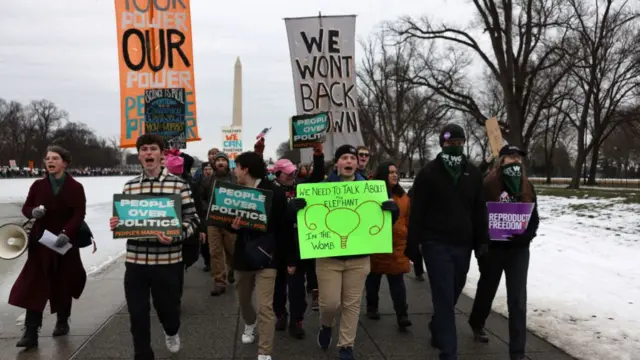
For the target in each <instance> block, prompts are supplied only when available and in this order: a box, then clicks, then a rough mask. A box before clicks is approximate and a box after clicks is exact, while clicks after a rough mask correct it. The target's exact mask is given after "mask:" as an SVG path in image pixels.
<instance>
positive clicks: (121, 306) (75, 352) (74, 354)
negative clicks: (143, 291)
mask: <svg viewBox="0 0 640 360" xmlns="http://www.w3.org/2000/svg"><path fill="white" fill-rule="evenodd" d="M125 305H126V301H125V302H123V303H122V305H120V307H118V310H116V311H115V312H114V313H113V314H111V316H109V317H108V318H107V320H105V322H104V323H102V325H100V326H99V327H98V329H96V331H94V332H93V334H91V335H89V337H88V338H87V339H86V340H85V341H84V342H83V343H82V344H81V345H80V346H79V347H78V348H77V349H76V350H75V351H74V352H73V354H71V357H69V360H73V359H75V357H76V355H78V354H79V353H80V351H82V350H84V348H85V347H86V346H87V344H88V343H89V342H90V341H91V340H93V338H95V337H96V336H97V335H98V333H99V332H100V331H101V330H102V329H103V328H104V327H105V326H107V324H108V323H109V322H111V320H112V319H113V318H114V317H115V316H116V315H118V313H120V311H121V310H122V309H123V308H124V306H125Z"/></svg>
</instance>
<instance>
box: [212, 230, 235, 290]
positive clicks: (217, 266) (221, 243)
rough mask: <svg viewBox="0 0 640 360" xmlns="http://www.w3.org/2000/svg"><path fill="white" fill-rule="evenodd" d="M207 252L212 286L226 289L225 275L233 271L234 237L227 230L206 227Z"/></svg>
mask: <svg viewBox="0 0 640 360" xmlns="http://www.w3.org/2000/svg"><path fill="white" fill-rule="evenodd" d="M207 238H208V239H209V252H210V254H211V274H212V275H213V285H214V286H216V287H220V288H226V287H227V284H228V282H227V274H228V273H229V272H230V271H231V269H233V263H232V261H233V250H234V248H235V246H236V235H235V234H233V233H232V232H230V231H229V230H226V229H222V228H219V227H217V226H209V227H207Z"/></svg>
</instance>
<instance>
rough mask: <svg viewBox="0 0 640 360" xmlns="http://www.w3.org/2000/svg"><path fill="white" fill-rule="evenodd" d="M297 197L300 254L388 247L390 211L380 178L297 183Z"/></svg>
mask: <svg viewBox="0 0 640 360" xmlns="http://www.w3.org/2000/svg"><path fill="white" fill-rule="evenodd" d="M296 196H297V197H299V198H303V199H305V200H306V202H307V206H306V207H305V208H304V209H303V210H300V211H298V241H299V244H300V258H301V259H313V258H323V257H331V256H343V255H360V254H381V253H390V252H391V251H392V237H391V228H392V224H391V213H390V212H388V211H386V212H385V211H382V209H381V208H380V205H381V204H382V203H383V202H384V201H386V200H388V199H389V194H388V192H387V186H386V185H385V183H384V181H381V180H372V181H349V182H334V183H319V184H299V185H298V186H297V195H296Z"/></svg>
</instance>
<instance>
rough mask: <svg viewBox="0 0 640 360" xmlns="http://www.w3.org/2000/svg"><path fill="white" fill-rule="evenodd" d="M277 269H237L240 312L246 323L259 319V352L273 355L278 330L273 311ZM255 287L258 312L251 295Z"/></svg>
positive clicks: (252, 322) (250, 323) (237, 293)
mask: <svg viewBox="0 0 640 360" xmlns="http://www.w3.org/2000/svg"><path fill="white" fill-rule="evenodd" d="M276 274H277V271H276V269H262V270H258V271H236V272H235V278H236V295H237V297H238V302H239V303H240V313H241V315H242V319H243V320H244V323H245V324H246V325H253V324H255V323H256V319H257V320H259V321H258V326H257V329H258V353H259V354H263V355H271V352H272V351H273V339H274V337H275V331H276V314H275V313H274V312H273V292H274V288H275V284H276ZM254 289H255V293H256V303H257V305H258V314H256V309H255V308H254V307H253V302H252V301H251V297H252V295H253V291H254Z"/></svg>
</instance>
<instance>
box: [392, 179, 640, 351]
mask: <svg viewBox="0 0 640 360" xmlns="http://www.w3.org/2000/svg"><path fill="white" fill-rule="evenodd" d="M410 185H411V184H410V183H405V182H403V186H405V187H407V188H408V187H409V186H410ZM538 206H539V213H540V217H541V222H540V228H539V230H538V236H537V237H536V238H535V239H534V241H533V243H532V245H531V260H530V266H529V278H528V297H529V298H528V326H529V328H530V329H531V330H532V331H534V332H535V333H536V334H538V335H540V336H541V337H543V338H545V339H547V340H548V341H549V342H551V343H553V344H554V345H556V346H558V347H559V348H562V349H564V350H565V351H567V352H569V353H570V354H571V355H573V356H574V357H576V358H579V359H585V360H602V359H616V360H631V359H640V267H639V266H638V265H637V261H638V259H640V205H638V204H624V203H623V199H606V200H604V199H593V198H561V197H552V196H540V198H539V199H538ZM479 277H480V273H479V271H478V267H477V263H476V261H475V259H474V260H472V263H471V268H470V271H469V275H468V281H467V286H466V287H465V290H464V292H465V294H467V295H469V296H470V297H472V298H473V297H475V291H476V284H477V282H478V279H479ZM506 300H507V299H506V288H505V284H504V276H503V278H502V283H501V285H500V289H499V291H498V294H497V295H496V299H495V301H494V304H493V309H494V310H495V311H497V312H498V313H500V314H503V315H505V316H508V312H507V304H506Z"/></svg>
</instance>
